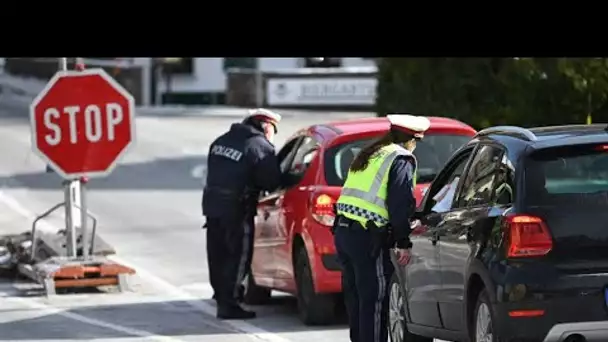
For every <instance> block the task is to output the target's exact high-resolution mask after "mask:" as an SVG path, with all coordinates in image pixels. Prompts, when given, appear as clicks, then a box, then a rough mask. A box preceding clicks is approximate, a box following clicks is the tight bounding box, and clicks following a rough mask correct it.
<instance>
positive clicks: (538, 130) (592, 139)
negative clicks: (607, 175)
mask: <svg viewBox="0 0 608 342" xmlns="http://www.w3.org/2000/svg"><path fill="white" fill-rule="evenodd" d="M607 128H608V125H606V124H594V125H564V126H549V127H535V128H531V129H530V131H531V132H532V133H534V135H535V136H536V141H534V142H532V143H531V145H532V147H533V148H545V147H551V146H561V145H576V144H585V143H596V142H604V141H608V131H607V130H606V129H607Z"/></svg>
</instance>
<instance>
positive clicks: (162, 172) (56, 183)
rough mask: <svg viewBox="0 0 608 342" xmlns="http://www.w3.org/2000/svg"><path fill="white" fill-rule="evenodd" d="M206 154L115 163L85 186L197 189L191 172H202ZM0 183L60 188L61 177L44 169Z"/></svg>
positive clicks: (199, 186) (198, 184) (197, 180)
mask: <svg viewBox="0 0 608 342" xmlns="http://www.w3.org/2000/svg"><path fill="white" fill-rule="evenodd" d="M206 164H207V156H205V155H199V156H187V157H179V158H159V159H155V160H153V161H150V162H143V163H128V164H121V165H119V166H118V167H117V168H116V169H114V171H113V172H112V174H110V176H108V177H106V178H101V179H92V180H91V181H90V182H89V184H88V186H89V187H90V188H91V189H99V190H185V191H191V190H201V189H202V186H203V183H202V179H201V178H195V177H194V176H193V171H194V170H195V169H198V171H197V172H199V173H201V172H202V173H204V172H205V171H206ZM0 184H7V185H6V186H7V187H9V188H23V187H25V188H29V189H37V190H38V189H42V190H46V189H61V187H62V186H61V184H62V178H61V177H60V176H59V175H57V174H55V173H46V172H45V170H41V171H40V172H35V173H21V174H15V175H11V176H9V177H0Z"/></svg>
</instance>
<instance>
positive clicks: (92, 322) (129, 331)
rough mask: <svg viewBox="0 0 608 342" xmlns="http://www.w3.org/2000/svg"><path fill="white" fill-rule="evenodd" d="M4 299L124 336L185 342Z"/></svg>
mask: <svg viewBox="0 0 608 342" xmlns="http://www.w3.org/2000/svg"><path fill="white" fill-rule="evenodd" d="M3 299H4V300H7V301H10V302H13V303H19V304H22V305H25V306H27V307H29V308H32V309H36V310H37V311H38V314H41V313H44V314H45V315H58V316H61V317H64V318H69V319H71V320H74V321H78V322H81V323H86V324H90V325H94V326H98V327H102V328H106V329H110V330H114V331H117V332H121V333H123V334H128V335H131V336H137V337H145V338H149V339H152V340H154V341H165V342H183V341H184V340H180V339H178V338H174V337H169V336H162V335H156V334H153V333H151V332H149V331H145V330H139V329H133V328H127V327H124V326H122V325H118V324H113V323H109V322H104V321H101V320H98V319H94V318H89V317H86V316H82V315H79V314H75V313H72V312H66V311H63V310H61V309H57V308H53V307H50V306H48V305H45V304H42V303H38V302H36V301H35V300H33V299H31V298H20V297H4V298H3Z"/></svg>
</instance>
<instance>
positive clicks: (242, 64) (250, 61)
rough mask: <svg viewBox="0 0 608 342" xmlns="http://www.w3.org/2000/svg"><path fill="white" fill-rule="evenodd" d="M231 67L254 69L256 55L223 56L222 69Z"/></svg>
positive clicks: (255, 66)
mask: <svg viewBox="0 0 608 342" xmlns="http://www.w3.org/2000/svg"><path fill="white" fill-rule="evenodd" d="M232 68H238V69H256V68H257V58H256V57H241V58H224V71H226V70H228V69H232Z"/></svg>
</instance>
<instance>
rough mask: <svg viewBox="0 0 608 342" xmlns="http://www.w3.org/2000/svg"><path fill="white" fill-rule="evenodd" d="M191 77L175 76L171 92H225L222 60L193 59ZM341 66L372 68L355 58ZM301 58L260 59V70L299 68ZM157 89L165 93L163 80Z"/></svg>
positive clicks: (369, 62)
mask: <svg viewBox="0 0 608 342" xmlns="http://www.w3.org/2000/svg"><path fill="white" fill-rule="evenodd" d="M194 61H195V62H194V73H193V75H175V76H173V79H172V81H171V91H172V92H224V91H225V90H226V75H225V73H224V70H223V64H224V61H223V58H195V59H194ZM342 63H343V66H345V67H354V66H373V65H374V62H373V61H371V60H364V59H362V58H357V57H348V58H343V59H342ZM302 65H303V58H297V57H296V58H293V57H290V58H270V57H264V58H260V68H261V69H262V70H263V71H269V70H273V69H292V68H300V67H302ZM159 88H160V90H161V91H163V92H164V91H166V89H167V88H166V83H165V80H162V81H160V84H159Z"/></svg>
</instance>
